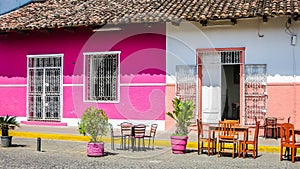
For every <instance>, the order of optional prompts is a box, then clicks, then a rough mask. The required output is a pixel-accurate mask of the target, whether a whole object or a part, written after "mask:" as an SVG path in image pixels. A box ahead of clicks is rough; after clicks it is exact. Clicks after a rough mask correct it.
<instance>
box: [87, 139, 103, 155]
mask: <svg viewBox="0 0 300 169" xmlns="http://www.w3.org/2000/svg"><path fill="white" fill-rule="evenodd" d="M86 152H87V156H89V157H100V156H103V155H104V143H103V142H101V143H88V144H87V151H86Z"/></svg>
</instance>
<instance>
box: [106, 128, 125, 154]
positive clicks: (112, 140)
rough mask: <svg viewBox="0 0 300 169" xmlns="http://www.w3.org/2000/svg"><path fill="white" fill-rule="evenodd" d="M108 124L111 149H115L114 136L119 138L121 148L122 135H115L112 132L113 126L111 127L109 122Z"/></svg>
mask: <svg viewBox="0 0 300 169" xmlns="http://www.w3.org/2000/svg"><path fill="white" fill-rule="evenodd" d="M109 126H110V136H111V139H110V140H111V149H112V150H115V139H116V138H119V139H120V140H121V143H120V149H123V143H122V135H121V134H119V135H116V134H115V133H114V128H113V125H112V124H111V123H109Z"/></svg>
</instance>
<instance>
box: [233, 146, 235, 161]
mask: <svg viewBox="0 0 300 169" xmlns="http://www.w3.org/2000/svg"><path fill="white" fill-rule="evenodd" d="M234 151H235V144H233V147H232V158H234Z"/></svg>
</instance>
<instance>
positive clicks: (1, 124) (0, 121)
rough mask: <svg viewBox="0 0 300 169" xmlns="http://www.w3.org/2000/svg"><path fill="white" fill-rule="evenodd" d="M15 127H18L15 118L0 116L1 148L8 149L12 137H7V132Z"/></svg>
mask: <svg viewBox="0 0 300 169" xmlns="http://www.w3.org/2000/svg"><path fill="white" fill-rule="evenodd" d="M15 127H20V124H19V122H18V121H17V117H16V116H9V115H6V116H1V117H0V129H1V132H2V133H1V134H2V136H1V145H2V147H10V146H11V141H12V136H9V133H8V131H9V130H10V129H14V128H15Z"/></svg>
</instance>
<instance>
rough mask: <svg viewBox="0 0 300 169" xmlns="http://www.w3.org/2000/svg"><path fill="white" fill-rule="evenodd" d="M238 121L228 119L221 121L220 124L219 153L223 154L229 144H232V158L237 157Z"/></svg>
mask: <svg viewBox="0 0 300 169" xmlns="http://www.w3.org/2000/svg"><path fill="white" fill-rule="evenodd" d="M235 126H236V123H234V122H228V121H219V125H218V148H219V150H218V155H219V156H221V154H222V153H224V152H225V150H226V149H230V147H226V145H228V144H232V147H231V149H232V152H231V153H232V158H234V157H235V151H236V145H237V143H238V139H237V133H236V132H235Z"/></svg>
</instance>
